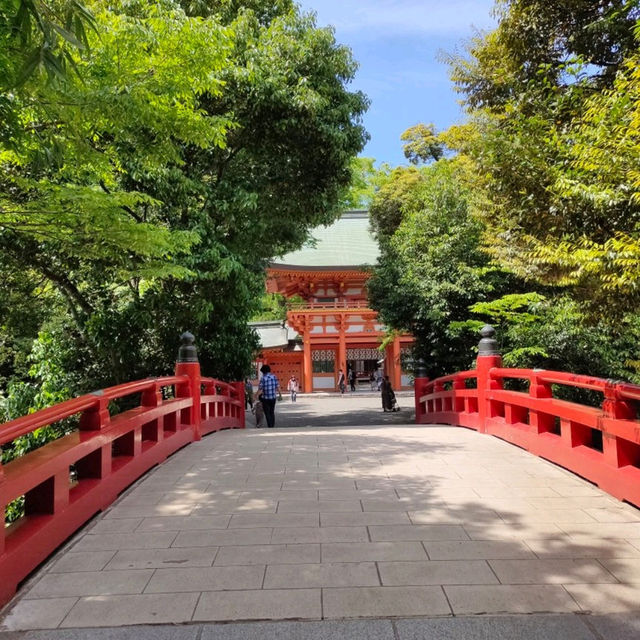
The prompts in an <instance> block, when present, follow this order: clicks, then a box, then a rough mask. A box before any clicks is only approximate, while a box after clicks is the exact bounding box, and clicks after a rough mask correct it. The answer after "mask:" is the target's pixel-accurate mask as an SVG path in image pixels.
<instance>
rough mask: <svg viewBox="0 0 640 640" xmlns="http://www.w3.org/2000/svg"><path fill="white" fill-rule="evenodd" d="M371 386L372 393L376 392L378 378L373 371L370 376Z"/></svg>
mask: <svg viewBox="0 0 640 640" xmlns="http://www.w3.org/2000/svg"><path fill="white" fill-rule="evenodd" d="M369 384H370V385H371V391H375V390H376V388H377V386H378V383H377V382H376V376H375V374H374V373H373V371H372V372H371V373H370V374H369Z"/></svg>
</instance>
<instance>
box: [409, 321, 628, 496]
mask: <svg viewBox="0 0 640 640" xmlns="http://www.w3.org/2000/svg"><path fill="white" fill-rule="evenodd" d="M483 331H484V333H483V336H484V338H483V340H481V341H480V350H479V353H478V359H477V365H476V369H474V370H471V371H462V372H459V373H455V374H453V375H449V376H444V377H442V378H437V379H436V380H428V379H427V378H426V377H424V376H417V377H416V381H415V401H416V422H417V423H420V424H427V423H429V424H433V423H435V424H450V425H458V426H462V427H468V428H471V429H475V430H476V431H479V432H481V433H488V434H491V435H494V436H497V437H498V438H501V439H503V440H506V441H507V442H510V443H512V444H515V445H517V446H519V447H522V448H523V449H526V450H527V451H530V452H531V453H533V454H535V455H537V456H540V457H542V458H545V459H547V460H550V461H552V462H554V463H556V464H558V465H560V466H562V467H564V468H566V469H569V470H570V471H573V472H574V473H576V474H578V475H580V476H582V477H583V478H585V479H587V480H589V481H591V482H593V483H595V484H596V485H598V486H599V487H600V488H601V489H603V490H604V491H607V492H608V493H610V494H611V495H613V496H615V497H616V498H618V499H620V500H626V501H628V502H630V503H631V504H634V505H635V506H637V507H640V420H639V419H638V409H639V406H640V386H638V385H633V384H629V383H626V382H614V381H611V380H604V379H602V378H594V377H591V376H584V375H574V374H571V373H564V372H560V371H545V370H537V369H505V368H503V367H502V360H501V357H500V355H498V354H497V352H496V350H495V340H493V339H492V338H493V334H494V333H495V332H494V331H493V328H491V327H485V328H484V329H483ZM483 343H484V345H483ZM506 380H518V381H519V382H518V387H519V388H525V389H526V388H527V387H528V390H526V391H515V390H510V389H508V388H507V389H505V388H504V387H505V384H504V383H505V381H506ZM567 387H569V388H574V389H588V390H590V391H592V392H596V393H597V394H600V397H601V401H600V403H599V406H589V405H586V404H581V403H578V402H569V401H566V400H562V399H559V398H557V397H554V395H557V391H558V389H559V388H567Z"/></svg>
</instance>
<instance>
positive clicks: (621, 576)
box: [600, 558, 640, 584]
mask: <svg viewBox="0 0 640 640" xmlns="http://www.w3.org/2000/svg"><path fill="white" fill-rule="evenodd" d="M600 562H601V563H602V564H603V565H604V566H605V567H606V568H607V569H608V570H609V571H611V573H613V575H614V576H615V577H616V578H617V579H618V580H619V581H620V582H633V583H637V584H640V558H634V559H632V558H626V559H622V558H606V559H602V560H600Z"/></svg>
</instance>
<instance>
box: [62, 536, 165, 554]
mask: <svg viewBox="0 0 640 640" xmlns="http://www.w3.org/2000/svg"><path fill="white" fill-rule="evenodd" d="M175 537H176V532H175V531H167V532H164V531H158V532H153V533H96V534H87V535H85V536H83V537H82V538H80V540H78V542H76V544H75V545H74V547H73V551H111V550H118V549H166V548H168V547H170V546H171V543H172V542H173V539H174V538H175Z"/></svg>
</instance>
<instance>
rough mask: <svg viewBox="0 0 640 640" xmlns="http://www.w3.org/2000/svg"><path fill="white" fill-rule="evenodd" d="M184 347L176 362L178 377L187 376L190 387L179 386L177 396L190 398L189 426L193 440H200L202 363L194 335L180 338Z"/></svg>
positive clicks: (179, 351)
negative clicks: (199, 359)
mask: <svg viewBox="0 0 640 640" xmlns="http://www.w3.org/2000/svg"><path fill="white" fill-rule="evenodd" d="M180 340H181V342H182V345H181V346H180V349H179V350H178V360H177V362H176V375H177V376H187V377H188V378H189V383H188V385H178V386H177V388H176V396H177V397H179V398H187V397H190V398H191V400H192V405H191V407H190V409H189V425H190V426H191V427H192V429H193V439H194V441H195V440H200V439H201V438H202V434H201V432H200V397H201V392H200V363H199V362H198V352H197V350H196V347H195V345H194V344H193V343H194V340H195V338H194V337H193V334H191V333H189V332H188V331H185V333H183V334H182V335H181V336H180Z"/></svg>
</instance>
